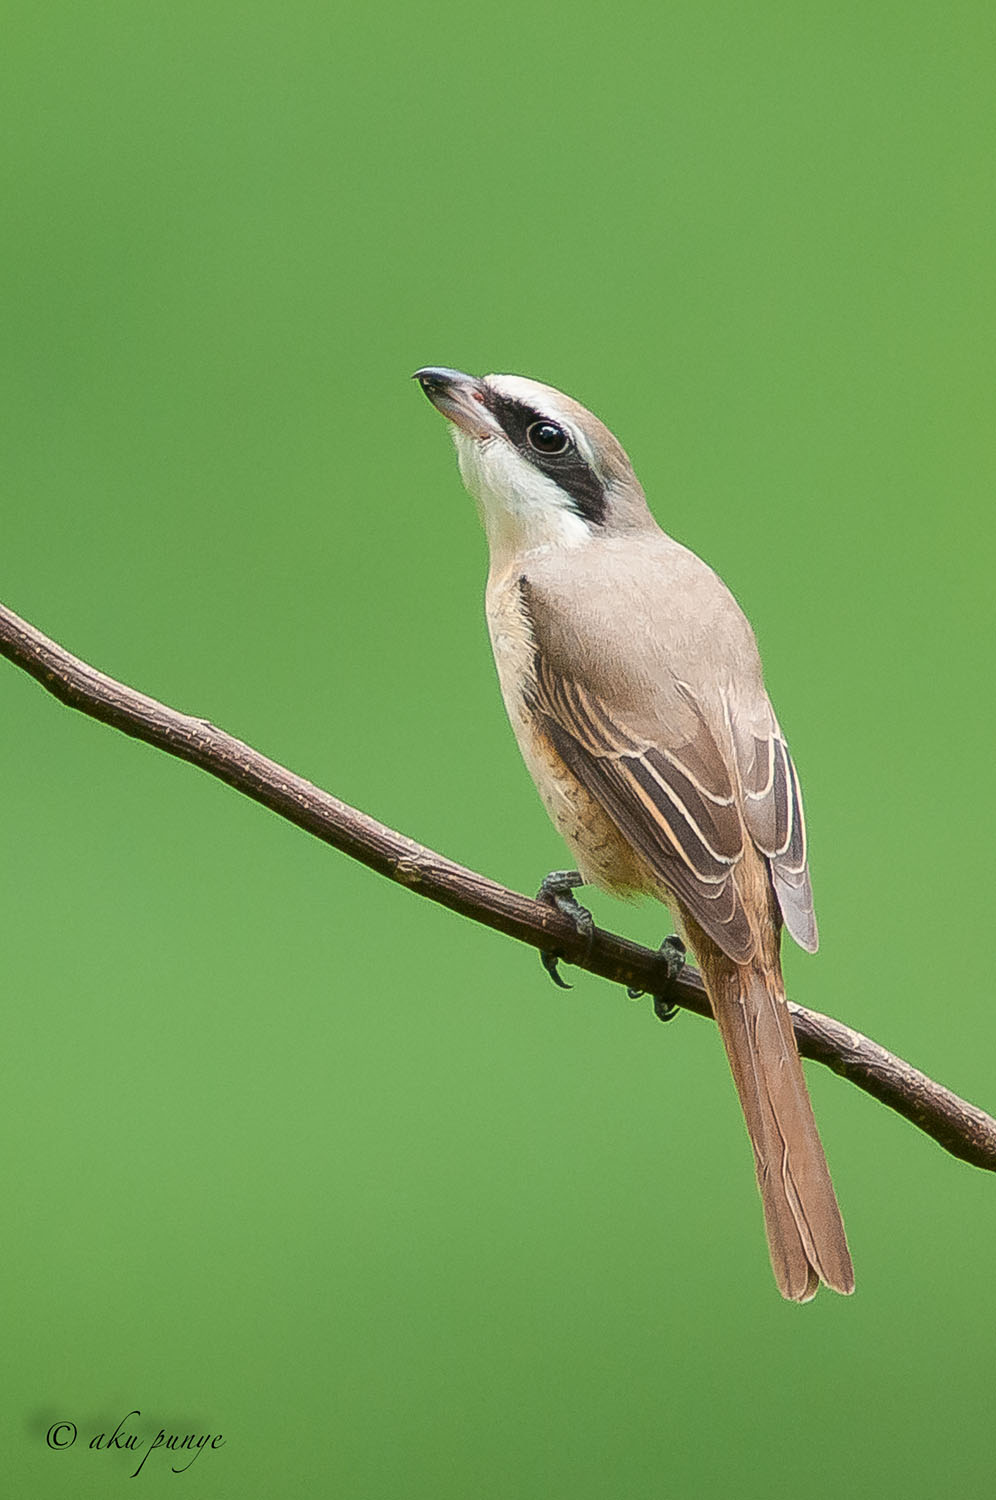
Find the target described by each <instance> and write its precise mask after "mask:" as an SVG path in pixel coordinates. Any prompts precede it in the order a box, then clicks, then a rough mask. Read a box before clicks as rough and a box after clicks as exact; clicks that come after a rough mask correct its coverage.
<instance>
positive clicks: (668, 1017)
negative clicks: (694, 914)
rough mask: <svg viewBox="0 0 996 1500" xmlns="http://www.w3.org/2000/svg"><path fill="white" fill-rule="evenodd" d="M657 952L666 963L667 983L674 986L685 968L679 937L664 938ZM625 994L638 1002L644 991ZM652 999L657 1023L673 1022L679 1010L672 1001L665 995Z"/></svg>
mask: <svg viewBox="0 0 996 1500" xmlns="http://www.w3.org/2000/svg"><path fill="white" fill-rule="evenodd" d="M658 951H659V952H660V954H661V957H662V958H663V959H664V960H665V961H666V963H667V982H668V984H669V985H671V984H674V981H675V980H676V979H677V978H678V977H679V976H680V974H681V971H682V969H683V968H684V967H685V945H684V943H683V942H682V941H681V938H680V937H673V936H672V937H666V938H665V939H664V941H663V943H661V946H660V948H659V950H658ZM626 993H627V995H628V996H629V998H630V999H631V1000H639V998H640V996H641V995H644V994H646V991H645V990H627V991H626ZM653 998H654V1014H655V1016H656V1017H657V1019H658V1021H673V1020H674V1018H675V1016H676V1015H677V1014H678V1009H679V1007H678V1006H677V1005H675V1003H674V1001H673V1000H669V999H668V997H667V995H666V994H665V995H655V996H654V997H653Z"/></svg>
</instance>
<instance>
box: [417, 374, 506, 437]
mask: <svg viewBox="0 0 996 1500" xmlns="http://www.w3.org/2000/svg"><path fill="white" fill-rule="evenodd" d="M412 379H413V380H417V381H418V383H419V385H420V386H421V387H422V389H423V391H424V392H425V394H426V395H427V396H428V398H429V400H430V401H431V402H432V404H433V406H434V407H435V408H436V410H437V411H441V412H442V414H443V416H444V417H446V418H447V419H448V420H449V421H450V422H452V423H454V425H455V426H457V427H459V428H460V430H461V432H466V433H467V434H468V435H469V436H470V437H474V438H492V437H499V436H500V435H501V428H500V427H499V425H498V423H497V422H496V421H495V419H494V417H493V416H492V415H491V413H490V412H489V411H488V409H487V407H486V405H485V404H484V390H483V382H482V381H480V380H478V379H477V378H476V376H474V375H465V374H464V373H463V371H462V370H447V369H444V368H436V367H434V366H431V365H427V366H426V367H425V369H422V370H416V371H415V374H414V375H413V376H412Z"/></svg>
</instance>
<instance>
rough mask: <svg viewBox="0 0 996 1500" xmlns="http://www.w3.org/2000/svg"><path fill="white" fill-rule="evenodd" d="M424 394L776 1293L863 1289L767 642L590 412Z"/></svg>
mask: <svg viewBox="0 0 996 1500" xmlns="http://www.w3.org/2000/svg"><path fill="white" fill-rule="evenodd" d="M416 378H417V379H418V380H419V381H420V383H421V385H422V389H423V390H424V391H425V393H426V395H427V396H428V397H429V400H430V401H431V402H432V403H433V405H434V406H436V407H437V408H438V409H439V411H441V412H442V414H443V415H444V416H445V417H448V418H449V420H450V422H452V424H453V436H454V438H455V440H456V448H457V455H458V459H459V463H460V472H461V474H462V476H463V480H464V483H465V485H466V486H467V489H468V490H469V491H470V493H471V494H472V495H473V497H474V499H475V500H476V501H477V505H478V508H479V510H480V514H481V519H482V521H483V523H484V529H485V531H486V533H487V538H488V545H489V548H490V553H491V566H490V571H489V574H488V584H487V594H486V604H487V618H488V628H489V630H490V633H491V643H492V647H493V649H494V657H495V664H496V666H497V668H498V678H499V682H500V684H501V690H502V695H503V697H504V699H505V706H506V708H507V710H508V716H509V718H510V720H511V721H512V728H513V729H514V731H515V735H516V738H517V740H518V742H519V748H520V750H521V751H522V755H523V758H524V759H525V762H526V765H527V766H528V768H529V771H530V772H531V774H532V777H533V780H534V781H535V782H536V785H537V787H538V789H539V793H540V796H541V797H542V799H543V802H544V804H545V805H546V809H547V812H548V813H549V814H550V817H551V818H552V819H553V822H554V824H555V825H556V827H557V828H558V829H559V831H560V833H561V834H562V835H563V837H564V838H565V840H566V841H567V844H568V846H569V848H570V849H571V851H572V853H573V855H574V857H575V859H576V861H577V865H578V870H579V872H580V875H579V876H578V878H577V880H576V881H575V882H573V883H577V884H580V883H581V882H582V880H583V881H584V882H589V883H592V884H594V885H597V886H600V887H601V888H602V889H603V890H606V891H610V892H612V893H613V894H614V895H619V896H628V897H633V896H637V895H642V894H649V895H652V896H656V897H657V898H658V900H660V901H662V902H664V903H665V905H667V906H668V907H669V908H670V911H671V914H672V916H673V918H674V920H675V923H676V925H677V926H678V928H679V930H680V932H681V934H682V936H683V937H684V938H686V939H687V941H688V943H689V944H690V945H691V947H692V949H693V950H694V952H695V955H696V957H697V959H698V962H699V964H700V966H701V970H702V976H703V979H704V981H705V985H706V989H707V990H708V993H709V999H710V1003H711V1005H712V1009H713V1012H714V1014H715V1017H716V1021H717V1023H718V1025H719V1030H720V1034H721V1035H722V1038H723V1043H724V1045H725V1047H726V1052H727V1056H728V1058H729V1061H730V1068H731V1070H732V1072H733V1079H734V1082H735V1084H736V1087H737V1092H738V1094H739V1095H740V1103H741V1105H742V1107H743V1112H744V1116H745V1119H746V1122H747V1129H748V1131H749V1133H750V1138H751V1143H752V1145H753V1147H754V1159H755V1163H756V1166H757V1180H758V1185H759V1187H760V1190H761V1199H762V1201H763V1204H764V1219H765V1225H766V1227H767V1232H768V1246H769V1249H770V1252H771V1263H772V1266H773V1268H774V1273H775V1279H776V1280H777V1282H778V1286H779V1289H780V1290H781V1293H782V1295H783V1296H784V1297H788V1298H791V1299H792V1300H794V1301H797V1302H806V1301H808V1300H809V1299H810V1298H811V1297H812V1296H813V1295H814V1294H815V1292H816V1289H817V1286H818V1285H819V1283H820V1282H821V1281H823V1282H825V1283H826V1284H827V1286H830V1287H833V1288H834V1290H835V1291H838V1292H850V1291H852V1290H853V1288H854V1273H853V1270H852V1268H851V1258H850V1255H849V1254H848V1249H847V1241H846V1239H845V1236H844V1226H843V1223H842V1222H841V1217H840V1210H839V1208H838V1206H837V1199H836V1197H835V1196H834V1190H833V1185H832V1183H831V1181H830V1174H829V1172H828V1171H827V1164H826V1159H825V1157H824V1155H823V1148H822V1146H821V1144H820V1138H819V1135H818V1133H817V1129H816V1122H815V1120H814V1119H813V1111H812V1107H811V1105H810V1102H809V1095H808V1093H807V1091H806V1084H805V1080H804V1078H803V1072H802V1064H801V1062H800V1060H799V1054H798V1051H797V1049H796V1044H795V1035H794V1032H793V1030H792V1021H791V1017H790V1015H789V1011H788V1007H787V1005H786V1003H785V989H784V985H783V982H782V973H781V962H780V958H779V947H780V942H781V929H782V924H783V923H784V925H785V926H786V927H787V928H788V930H789V932H790V933H791V934H792V936H793V937H794V938H795V940H796V942H797V943H799V944H800V945H801V946H802V947H803V948H805V949H806V950H807V951H808V952H814V951H815V949H816V946H817V936H816V919H815V917H814V914H813V900H812V892H811V889H810V883H809V872H808V869H807V865H806V835H805V827H804V823H803V813H802V799H801V796H800V792H799V782H798V778H797V776H796V773H795V768H794V766H793V764H792V761H791V758H790V756H789V753H788V747H787V746H786V744H785V739H784V736H783V735H782V732H781V730H780V728H779V726H778V721H777V719H776V718H775V715H774V711H773V710H772V707H771V704H770V703H769V701H768V696H767V693H766V692H765V689H764V682H763V678H762V675H761V663H760V659H759V657H758V652H757V645H756V643H755V640H754V634H753V631H752V630H751V628H750V625H749V624H748V623H747V620H746V619H745V618H744V615H743V613H742V611H741V610H740V607H739V605H738V604H737V602H736V600H735V599H734V598H733V596H732V594H731V593H730V592H729V590H728V589H727V588H726V586H725V585H724V584H723V583H721V582H720V580H719V579H718V578H717V576H716V574H715V573H714V572H713V571H712V569H711V568H708V567H707V566H706V565H705V563H704V562H702V561H701V560H700V559H699V558H697V557H696V556H695V555H694V553H692V552H689V551H688V549H687V548H686V547H683V546H681V544H680V543H678V542H675V541H673V540H672V539H671V537H669V536H666V535H665V534H664V532H662V531H661V529H660V527H659V526H658V525H657V522H656V521H655V520H654V518H653V516H652V515H651V514H650V511H649V509H648V507H647V502H646V499H645V498H644V494H643V490H642V489H641V488H640V484H639V482H638V480H637V478H636V475H635V474H634V473H633V469H632V466H631V464H630V462H629V459H628V458H627V456H626V454H625V453H624V451H623V449H622V448H621V447H620V445H619V443H618V442H617V441H616V439H615V438H614V437H613V436H612V433H611V432H609V430H608V429H607V428H606V427H604V426H603V425H602V423H601V422H600V421H599V420H598V418H597V417H595V416H593V415H592V413H591V412H589V411H586V410H585V408H584V407H583V406H580V405H579V404H578V403H577V402H576V401H573V400H571V398H570V397H569V396H565V395H562V394H561V392H560V391H556V390H553V389H552V388H551V387H550V386H546V385H540V384H539V383H538V382H536V381H534V380H525V379H523V378H521V377H520V376H517V375H488V376H486V377H485V378H484V379H477V378H475V377H474V376H472V375H464V374H462V373H461V372H460V371H458V370H447V369H435V368H427V369H423V370H419V371H418V373H417V376H416ZM567 883H568V884H569V883H572V882H570V881H568V882H567Z"/></svg>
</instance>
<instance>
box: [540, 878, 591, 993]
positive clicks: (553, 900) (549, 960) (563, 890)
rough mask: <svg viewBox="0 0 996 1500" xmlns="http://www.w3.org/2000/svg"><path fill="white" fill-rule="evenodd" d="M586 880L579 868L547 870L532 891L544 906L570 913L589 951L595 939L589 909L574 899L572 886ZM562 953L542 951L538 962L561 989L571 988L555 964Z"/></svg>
mask: <svg viewBox="0 0 996 1500" xmlns="http://www.w3.org/2000/svg"><path fill="white" fill-rule="evenodd" d="M585 884H586V881H585V879H584V876H583V875H582V874H581V871H580V870H551V872H550V874H549V875H548V876H547V877H546V879H545V880H544V881H543V884H542V885H541V886H540V888H539V890H538V891H537V892H536V900H537V901H545V902H546V904H547V905H548V906H553V907H556V909H557V911H561V912H563V914H564V916H565V917H572V918H573V920H574V924H575V926H576V927H577V930H578V932H579V933H580V934H581V936H582V937H583V938H586V939H587V941H588V948H587V952H588V953H590V952H591V945H592V943H593V942H594V940H595V923H594V922H593V920H592V916H591V912H590V911H589V910H588V908H587V907H586V906H582V905H581V902H580V901H578V900H576V899H575V896H574V890H575V888H576V887H577V886H579V885H585ZM563 956H564V955H563V954H562V953H556V952H552V951H551V952H543V953H541V954H540V962H541V963H542V965H543V967H544V969H545V970H546V972H547V973H548V974H549V976H550V978H551V979H552V980H553V982H554V984H556V985H559V986H560V988H561V989H562V990H570V989H573V988H574V986H573V985H570V984H568V983H567V980H566V979H561V977H560V970H559V969H558V968H557V965H558V964H559V962H560V960H561V959H562V958H563Z"/></svg>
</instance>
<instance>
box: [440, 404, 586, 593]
mask: <svg viewBox="0 0 996 1500" xmlns="http://www.w3.org/2000/svg"><path fill="white" fill-rule="evenodd" d="M453 437H454V441H455V442H456V449H457V458H458V460H459V464H460V474H461V476H462V478H463V482H464V484H465V485H466V487H467V489H468V490H469V492H470V494H471V495H472V496H473V497H474V499H475V501H476V502H477V509H478V512H479V514H480V517H481V523H482V525H483V526H484V531H485V534H486V536H487V539H488V548H489V550H490V553H491V571H492V572H493V573H501V572H504V571H505V569H506V568H507V567H509V566H511V565H512V564H513V563H514V562H515V561H516V560H517V559H520V558H522V557H523V556H524V555H526V554H529V553H532V554H535V553H537V552H548V551H552V550H553V549H555V548H556V549H561V548H573V547H581V546H584V545H585V544H586V543H587V542H590V541H591V539H592V532H591V527H590V526H589V525H588V523H587V521H586V520H585V519H584V517H583V516H579V515H578V513H577V511H576V510H574V508H573V507H572V505H571V503H570V499H569V497H568V496H567V495H565V494H564V492H563V490H561V489H560V487H559V486H558V485H557V484H556V483H555V482H554V481H553V480H552V479H549V478H548V477H547V476H546V475H545V474H541V473H540V471H539V470H538V469H536V468H534V467H533V465H532V464H531V463H530V462H529V461H528V459H525V458H522V457H521V455H520V454H518V453H516V452H515V450H514V448H512V447H511V446H510V444H508V443H506V442H505V441H504V440H503V439H502V438H488V439H485V440H484V441H483V442H482V441H481V440H480V439H478V438H473V437H469V436H468V435H467V434H466V433H464V432H461V431H460V429H459V428H454V430H453Z"/></svg>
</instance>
